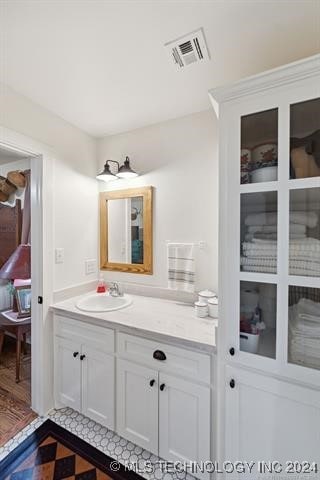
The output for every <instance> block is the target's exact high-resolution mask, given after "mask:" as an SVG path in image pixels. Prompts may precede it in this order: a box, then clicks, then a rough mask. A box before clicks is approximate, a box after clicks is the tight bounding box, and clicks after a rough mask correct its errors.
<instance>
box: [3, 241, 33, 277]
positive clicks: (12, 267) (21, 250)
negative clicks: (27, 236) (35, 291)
mask: <svg viewBox="0 0 320 480" xmlns="http://www.w3.org/2000/svg"><path fill="white" fill-rule="evenodd" d="M30 277H31V245H19V246H18V247H17V248H16V249H15V251H14V252H13V254H12V255H11V256H10V257H9V258H8V260H7V261H6V263H5V264H4V265H3V266H2V267H1V269H0V278H4V279H7V280H10V279H15V278H19V279H27V278H30Z"/></svg>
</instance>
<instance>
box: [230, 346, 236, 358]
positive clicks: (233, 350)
mask: <svg viewBox="0 0 320 480" xmlns="http://www.w3.org/2000/svg"><path fill="white" fill-rule="evenodd" d="M229 353H230V355H231V357H233V355H234V354H235V353H236V351H235V349H234V348H233V347H231V348H230V349H229Z"/></svg>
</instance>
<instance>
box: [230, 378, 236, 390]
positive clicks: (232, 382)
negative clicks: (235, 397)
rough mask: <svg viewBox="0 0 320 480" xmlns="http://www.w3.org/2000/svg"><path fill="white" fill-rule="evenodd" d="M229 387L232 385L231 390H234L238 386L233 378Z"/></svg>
mask: <svg viewBox="0 0 320 480" xmlns="http://www.w3.org/2000/svg"><path fill="white" fill-rule="evenodd" d="M229 385H230V388H234V387H235V386H236V382H235V381H234V379H233V378H231V380H230V383H229Z"/></svg>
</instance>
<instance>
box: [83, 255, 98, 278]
mask: <svg viewBox="0 0 320 480" xmlns="http://www.w3.org/2000/svg"><path fill="white" fill-rule="evenodd" d="M85 268H86V275H91V274H92V273H96V271H97V261H96V260H95V259H93V260H86V261H85Z"/></svg>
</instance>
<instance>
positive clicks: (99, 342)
mask: <svg viewBox="0 0 320 480" xmlns="http://www.w3.org/2000/svg"><path fill="white" fill-rule="evenodd" d="M79 323H80V322H77V321H75V320H72V319H69V318H64V317H56V323H55V340H54V343H55V346H54V356H55V361H54V378H55V381H54V391H55V402H56V406H57V407H59V406H68V407H71V408H74V409H75V410H77V411H79V412H81V413H83V414H84V415H86V416H88V417H90V418H92V419H93V420H95V421H97V422H99V423H100V424H101V425H104V426H106V427H109V428H111V429H114V426H115V415H114V396H115V387H114V382H115V359H114V353H113V352H114V332H113V330H111V329H105V328H101V327H95V326H90V327H89V326H86V324H83V323H81V324H80V325H79Z"/></svg>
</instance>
